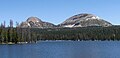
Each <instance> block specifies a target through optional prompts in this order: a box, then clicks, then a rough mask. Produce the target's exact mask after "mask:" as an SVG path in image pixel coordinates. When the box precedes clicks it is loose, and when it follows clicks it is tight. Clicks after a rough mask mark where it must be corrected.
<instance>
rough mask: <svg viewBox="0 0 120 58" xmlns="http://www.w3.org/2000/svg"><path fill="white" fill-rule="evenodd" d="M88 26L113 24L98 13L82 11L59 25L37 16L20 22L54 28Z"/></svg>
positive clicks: (24, 24) (21, 25) (22, 24)
mask: <svg viewBox="0 0 120 58" xmlns="http://www.w3.org/2000/svg"><path fill="white" fill-rule="evenodd" d="M88 26H102V27H109V26H112V24H111V23H110V22H107V21H105V20H103V19H101V18H99V17H98V16H96V15H93V14H87V13H82V14H78V15H74V16H72V17H70V18H68V19H67V20H65V21H64V22H63V23H61V24H59V25H54V24H52V23H49V22H44V21H42V20H41V19H39V18H37V17H29V18H28V19H27V20H26V21H25V22H22V23H21V24H20V27H22V28H27V27H31V28H54V27H69V28H72V27H88Z"/></svg>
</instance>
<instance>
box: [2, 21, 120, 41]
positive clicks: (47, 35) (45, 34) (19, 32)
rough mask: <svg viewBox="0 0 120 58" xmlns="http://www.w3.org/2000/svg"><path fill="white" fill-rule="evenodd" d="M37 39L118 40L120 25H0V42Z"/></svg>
mask: <svg viewBox="0 0 120 58" xmlns="http://www.w3.org/2000/svg"><path fill="white" fill-rule="evenodd" d="M39 40H43V41H44V40H73V41H78V40H80V41H82V40H84V41H87V40H92V41H94V40H101V41H105V40H120V26H110V27H100V26H99V27H97V26H91V27H79V28H57V27H55V28H30V27H28V28H21V27H13V21H12V20H10V26H8V27H5V23H4V24H1V26H0V43H10V42H11V43H20V42H27V43H32V42H37V41H39Z"/></svg>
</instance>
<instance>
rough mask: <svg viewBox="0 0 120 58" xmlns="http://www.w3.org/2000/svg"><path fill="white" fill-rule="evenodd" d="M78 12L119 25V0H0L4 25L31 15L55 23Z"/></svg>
mask: <svg viewBox="0 0 120 58" xmlns="http://www.w3.org/2000/svg"><path fill="white" fill-rule="evenodd" d="M80 13H89V14H94V15H97V16H99V17H100V18H102V19H104V20H106V21H108V22H110V23H112V24H114V25H120V18H119V17H120V0H0V23H1V22H4V21H6V25H8V24H9V21H10V19H12V20H13V21H14V26H15V24H16V23H15V22H16V21H17V22H19V23H21V22H23V21H26V20H27V18H28V17H31V16H34V17H38V18H40V19H41V20H42V21H46V22H51V23H53V24H55V25H57V24H60V23H62V22H63V21H65V20H66V19H68V18H69V17H71V16H73V15H76V14H80Z"/></svg>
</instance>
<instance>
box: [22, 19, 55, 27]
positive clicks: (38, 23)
mask: <svg viewBox="0 0 120 58" xmlns="http://www.w3.org/2000/svg"><path fill="white" fill-rule="evenodd" d="M54 26H55V25H54V24H52V23H49V22H44V21H42V20H41V19H39V18H37V17H29V18H28V19H27V20H26V21H25V22H22V23H21V24H20V27H22V28H27V27H31V28H52V27H54Z"/></svg>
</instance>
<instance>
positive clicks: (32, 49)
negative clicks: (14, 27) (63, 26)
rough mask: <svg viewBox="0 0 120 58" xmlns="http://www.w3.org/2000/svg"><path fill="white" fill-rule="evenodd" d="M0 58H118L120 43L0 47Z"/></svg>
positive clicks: (53, 43) (87, 42)
mask: <svg viewBox="0 0 120 58" xmlns="http://www.w3.org/2000/svg"><path fill="white" fill-rule="evenodd" d="M0 58H120V42H119V41H42V42H38V43H36V44H35V43H34V44H23V45H18V44H15V45H0Z"/></svg>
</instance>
